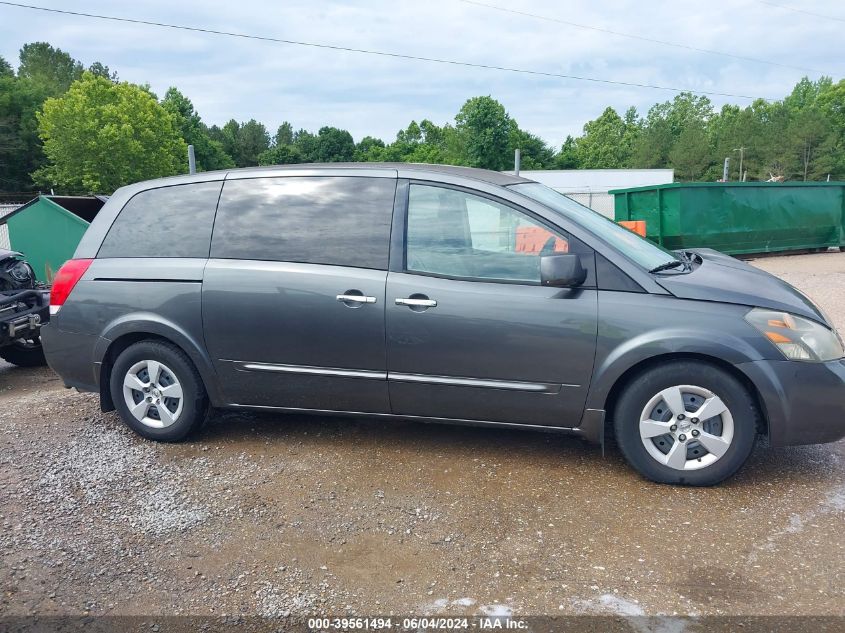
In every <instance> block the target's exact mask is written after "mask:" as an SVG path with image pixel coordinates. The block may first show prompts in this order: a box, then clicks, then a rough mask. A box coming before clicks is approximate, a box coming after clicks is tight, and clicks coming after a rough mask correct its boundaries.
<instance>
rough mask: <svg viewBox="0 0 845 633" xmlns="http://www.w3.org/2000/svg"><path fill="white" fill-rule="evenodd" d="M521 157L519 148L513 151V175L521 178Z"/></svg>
mask: <svg viewBox="0 0 845 633" xmlns="http://www.w3.org/2000/svg"><path fill="white" fill-rule="evenodd" d="M520 159H521V157H520V155H519V148H516V149H515V150H514V151H513V175H514V176H519V164H520V162H521V160H520Z"/></svg>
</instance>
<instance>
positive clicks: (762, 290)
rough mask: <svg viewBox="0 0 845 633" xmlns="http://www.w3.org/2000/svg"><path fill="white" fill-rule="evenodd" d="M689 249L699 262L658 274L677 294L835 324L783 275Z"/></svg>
mask: <svg viewBox="0 0 845 633" xmlns="http://www.w3.org/2000/svg"><path fill="white" fill-rule="evenodd" d="M688 252H693V253H696V254H697V255H699V256H701V259H702V263H701V265H700V266H697V267H696V268H695V269H694V270H693V271H692V272H689V273H686V274H677V273H671V272H670V273H667V274H665V275H659V276H658V277H657V278H656V281H657V282H658V283H659V284H660V285H661V286H663V287H664V288H665V289H666V290H668V291H669V292H671V293H672V294H673V295H675V296H676V297H679V298H681V299H697V300H700V301H719V302H722V303H735V304H738V305H747V306H752V307H757V308H769V309H772V310H783V311H784V312H790V313H792V314H797V315H799V316H803V317H807V318H808V319H813V320H814V321H818V322H820V323H824V324H826V325H827V326H828V327H833V325H832V324H831V323H830V322H829V321H828V319H827V317H826V316H825V315H824V313H823V312H822V311H821V310H819V309H818V308H817V307H816V306H815V305H814V304H813V303H812V302H811V301H810V300H809V299H808V298H807V297H806V296H804V295H803V294H802V293H801V292H799V291H798V290H796V289H795V288H794V287H792V286H791V285H790V284H788V283H786V282H785V281H783V280H782V279H778V278H777V277H775V276H774V275H771V274H769V273H767V272H765V271H763V270H760V269H759V268H755V267H754V266H751V265H750V264H746V263H745V262H743V261H740V260H738V259H734V258H733V257H730V256H729V255H725V254H723V253H720V252H718V251H714V250H712V249H709V248H701V249H694V250H691V251H688Z"/></svg>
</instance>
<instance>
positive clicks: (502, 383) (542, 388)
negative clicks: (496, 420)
mask: <svg viewBox="0 0 845 633" xmlns="http://www.w3.org/2000/svg"><path fill="white" fill-rule="evenodd" d="M387 378H388V380H395V381H396V382H414V383H425V384H430V385H451V386H455V387H483V388H486V389H507V390H510V391H531V392H534V393H551V394H555V393H560V390H561V387H580V385H559V384H554V383H545V382H518V381H514V380H495V379H491V378H461V377H457V376H431V375H429V374H402V373H398V374H397V373H394V372H389V373H388V374H387Z"/></svg>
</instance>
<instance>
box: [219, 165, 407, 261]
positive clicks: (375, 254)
mask: <svg viewBox="0 0 845 633" xmlns="http://www.w3.org/2000/svg"><path fill="white" fill-rule="evenodd" d="M395 191H396V180H395V179H393V178H368V177H356V176H313V177H312V176H304V177H299V176H289V177H285V176H280V177H273V178H249V179H243V180H229V181H226V184H225V185H224V186H223V194H222V195H221V198H220V208H219V209H218V212H217V220H216V221H215V224H214V237H213V239H212V244H211V256H212V257H215V258H221V259H257V260H270V261H283V262H300V263H307V264H330V265H336V266H353V267H357V268H374V269H379V270H387V262H388V254H389V249H390V225H391V220H392V217H393V197H394V194H395Z"/></svg>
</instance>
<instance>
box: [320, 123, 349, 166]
mask: <svg viewBox="0 0 845 633" xmlns="http://www.w3.org/2000/svg"><path fill="white" fill-rule="evenodd" d="M313 159H314V161H315V162H318V163H343V162H349V161H352V160H355V141H353V140H352V135H351V134H350V133H349V132H347V131H346V130H341V129H339V128H336V127H330V126H326V127H322V128H320V131H319V132H317V138H316V144H315V149H314V156H313Z"/></svg>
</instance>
